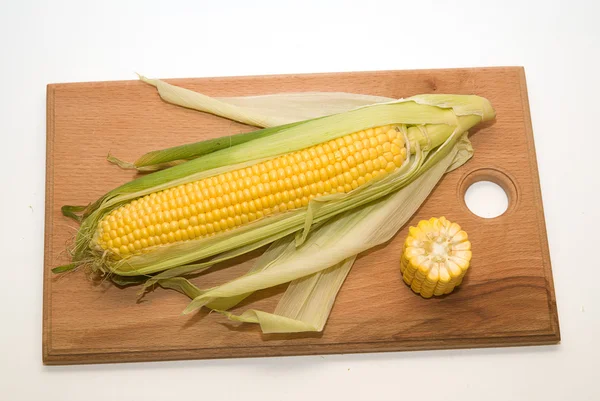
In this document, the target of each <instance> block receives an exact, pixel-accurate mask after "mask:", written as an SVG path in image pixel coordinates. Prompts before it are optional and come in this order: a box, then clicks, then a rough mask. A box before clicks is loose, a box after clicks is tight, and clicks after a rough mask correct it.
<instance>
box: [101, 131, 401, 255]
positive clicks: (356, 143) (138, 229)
mask: <svg viewBox="0 0 600 401" xmlns="http://www.w3.org/2000/svg"><path fill="white" fill-rule="evenodd" d="M406 156H407V149H406V146H405V140H404V136H403V135H402V133H401V132H400V130H399V129H398V128H397V127H393V126H382V127H377V128H375V129H368V130H363V131H360V132H356V133H353V134H350V135H345V136H343V137H339V138H337V139H334V140H331V141H328V142H326V143H323V144H321V145H317V146H312V147H309V148H307V149H304V150H300V151H296V152H292V153H289V154H287V155H283V156H279V157H277V158H274V159H271V160H268V161H265V162H261V163H256V164H253V165H251V166H249V167H246V168H242V169H237V170H234V171H231V172H227V173H223V174H219V175H216V176H213V177H209V178H206V179H201V180H197V181H194V182H191V183H188V184H186V185H179V186H177V187H172V188H168V189H165V190H163V191H160V192H155V193H151V194H149V195H146V196H144V197H142V198H139V199H137V200H133V201H132V202H129V203H126V204H125V205H122V206H120V207H119V208H116V209H114V210H113V211H112V212H111V213H109V214H108V215H106V216H105V217H104V218H102V220H100V223H99V224H98V228H97V230H96V232H95V234H94V237H93V240H92V242H91V246H92V247H93V248H94V249H96V250H98V251H106V252H108V253H109V254H110V256H112V257H116V258H119V257H127V256H128V255H132V254H141V253H143V252H145V251H150V250H152V249H154V248H156V247H159V246H162V245H168V244H173V243H178V242H182V241H190V240H194V239H197V238H204V237H207V236H212V235H216V234H217V233H219V232H221V231H228V230H233V229H235V228H237V227H239V226H241V225H244V224H247V223H249V222H252V221H255V220H258V219H262V218H264V217H266V216H269V215H273V214H277V213H283V212H286V211H288V210H295V209H299V208H303V207H307V206H308V203H309V202H310V201H311V200H312V199H314V198H316V197H320V196H325V195H329V194H335V193H348V192H350V191H352V190H354V189H357V188H358V187H360V186H362V185H365V184H366V183H368V182H371V181H373V180H376V179H381V178H383V177H385V176H386V175H388V174H389V173H392V172H393V171H395V170H396V169H397V168H399V167H400V166H401V165H402V164H403V163H404V161H405V160H406Z"/></svg>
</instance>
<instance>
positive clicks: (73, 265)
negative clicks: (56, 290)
mask: <svg viewBox="0 0 600 401" xmlns="http://www.w3.org/2000/svg"><path fill="white" fill-rule="evenodd" d="M78 266H79V263H69V264H67V265H62V266H57V267H55V268H54V269H52V273H65V272H68V271H71V270H73V269H76V268H77V267H78Z"/></svg>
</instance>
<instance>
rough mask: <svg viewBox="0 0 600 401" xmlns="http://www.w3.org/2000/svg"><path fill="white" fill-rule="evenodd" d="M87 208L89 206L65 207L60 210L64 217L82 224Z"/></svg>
mask: <svg viewBox="0 0 600 401" xmlns="http://www.w3.org/2000/svg"><path fill="white" fill-rule="evenodd" d="M86 208H87V206H69V205H65V206H63V207H61V208H60V211H61V212H62V214H63V216H65V217H68V218H70V219H73V220H75V221H76V222H78V223H81V220H83V213H84V211H85V209H86Z"/></svg>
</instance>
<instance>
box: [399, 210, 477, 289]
mask: <svg viewBox="0 0 600 401" xmlns="http://www.w3.org/2000/svg"><path fill="white" fill-rule="evenodd" d="M471 256H472V254H471V242H470V241H469V240H468V236H467V233H466V232H465V231H463V230H461V228H460V226H459V225H458V224H456V223H452V222H450V221H448V220H446V218H445V217H440V218H439V219H437V218H431V219H429V220H421V221H420V222H419V224H417V226H416V227H410V228H409V235H408V237H407V238H406V241H405V242H404V248H403V251H402V258H401V261H400V272H401V273H402V279H403V280H404V282H405V283H406V284H408V285H409V286H410V288H411V289H412V290H413V291H414V292H416V293H417V294H420V295H421V296H422V297H423V298H431V297H432V296H434V295H435V296H439V295H444V294H449V293H451V292H452V291H453V290H454V288H456V287H457V286H458V285H460V283H461V282H462V279H463V277H464V275H465V274H466V272H467V270H468V268H469V263H470V261H471Z"/></svg>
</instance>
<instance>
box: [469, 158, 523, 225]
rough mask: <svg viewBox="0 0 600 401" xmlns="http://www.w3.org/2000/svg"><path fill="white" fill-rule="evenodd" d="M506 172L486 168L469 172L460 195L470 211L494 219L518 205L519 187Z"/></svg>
mask: <svg viewBox="0 0 600 401" xmlns="http://www.w3.org/2000/svg"><path fill="white" fill-rule="evenodd" d="M516 188H517V187H516V185H515V184H514V181H513V180H512V179H511V178H510V177H509V176H508V175H507V174H505V173H504V172H502V171H500V170H498V169H493V168H485V169H478V170H474V171H471V172H469V173H467V174H466V175H465V176H464V177H463V179H462V180H461V183H460V185H459V191H458V194H459V197H460V198H461V199H462V200H463V202H464V206H465V207H466V209H467V210H469V212H471V213H473V214H474V215H476V216H479V217H482V218H485V219H493V218H497V217H500V216H502V215H505V214H507V213H509V212H510V211H512V210H513V209H514V207H515V205H516V200H517V189H516Z"/></svg>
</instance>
